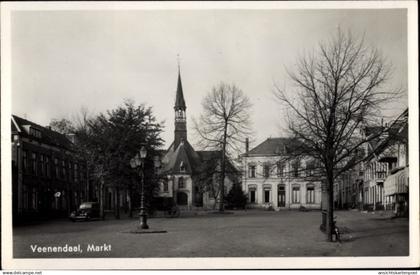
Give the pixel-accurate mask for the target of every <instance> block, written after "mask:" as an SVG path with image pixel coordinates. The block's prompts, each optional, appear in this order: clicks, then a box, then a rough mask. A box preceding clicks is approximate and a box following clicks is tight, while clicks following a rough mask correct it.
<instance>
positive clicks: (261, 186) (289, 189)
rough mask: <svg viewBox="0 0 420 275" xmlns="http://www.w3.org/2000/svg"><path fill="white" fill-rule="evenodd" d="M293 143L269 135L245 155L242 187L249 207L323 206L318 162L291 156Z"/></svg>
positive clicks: (307, 207)
mask: <svg viewBox="0 0 420 275" xmlns="http://www.w3.org/2000/svg"><path fill="white" fill-rule="evenodd" d="M294 142H295V140H294V139H291V138H269V139H267V140H266V141H264V142H263V143H261V144H260V145H258V146H257V147H255V148H253V149H252V150H250V151H248V152H247V153H245V154H244V155H243V157H242V164H243V166H242V167H243V170H244V171H243V175H242V189H243V191H244V192H245V193H246V194H247V196H248V205H249V207H250V208H270V207H271V208H273V209H275V210H281V209H299V208H302V207H304V208H306V209H320V208H321V181H320V179H319V177H318V176H316V175H315V172H316V169H315V167H317V165H315V162H314V161H313V160H311V159H310V158H308V157H302V156H300V157H299V158H297V157H291V155H292V154H290V152H291V150H293V148H294ZM247 147H248V146H247Z"/></svg>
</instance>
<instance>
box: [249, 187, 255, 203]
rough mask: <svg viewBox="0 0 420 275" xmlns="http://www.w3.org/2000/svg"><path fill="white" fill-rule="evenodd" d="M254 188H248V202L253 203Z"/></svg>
mask: <svg viewBox="0 0 420 275" xmlns="http://www.w3.org/2000/svg"><path fill="white" fill-rule="evenodd" d="M255 197H256V196H255V188H252V189H249V202H250V203H255V202H256V200H255Z"/></svg>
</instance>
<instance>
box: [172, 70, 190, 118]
mask: <svg viewBox="0 0 420 275" xmlns="http://www.w3.org/2000/svg"><path fill="white" fill-rule="evenodd" d="M174 108H175V109H184V110H185V109H186V108H187V106H186V105H185V100H184V92H183V91H182V82H181V72H180V71H178V85H177V87H176V98H175V107H174Z"/></svg>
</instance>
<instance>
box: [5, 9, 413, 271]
mask: <svg viewBox="0 0 420 275" xmlns="http://www.w3.org/2000/svg"><path fill="white" fill-rule="evenodd" d="M378 8H380V9H395V8H405V9H407V11H408V18H407V24H408V62H409V63H408V66H409V71H408V80H409V85H408V89H409V93H408V98H409V147H410V154H409V156H410V169H409V171H410V256H409V257H307V258H290V257H285V258H105V260H104V258H102V259H101V258H94V259H92V258H90V259H73V258H71V259H69V258H67V259H13V257H12V255H13V253H12V244H13V242H12V223H11V214H12V213H11V212H12V211H10V209H11V207H10V206H11V197H12V196H11V184H10V183H11V150H10V148H11V144H10V142H11V141H10V137H11V129H10V117H11V100H10V98H11V65H12V63H11V54H10V53H11V47H10V42H11V40H10V15H11V12H12V11H13V10H87V9H89V10H127V9H142V10H162V9H170V10H180V9H189V10H191V9H196V10H200V9H378ZM417 20H418V14H417V2H415V1H369V2H365V1H344V2H304V1H302V2H301V1H297V2H287V3H286V2H258V3H257V2H165V3H163V2H145V3H139V2H118V3H116V2H59V3H58V2H37V3H35V2H25V3H4V2H3V3H1V42H2V43H1V74H2V75H1V93H2V94H1V99H2V100H1V112H2V114H1V122H2V124H1V125H2V129H1V130H2V131H1V146H2V150H1V159H2V162H1V164H2V165H1V169H2V170H1V172H2V173H1V175H2V178H1V182H2V183H3V184H2V198H1V203H2V210H3V211H2V215H1V217H2V244H3V246H2V266H3V268H7V269H41V270H44V269H45V270H47V269H214V268H219V269H220V268H223V269H232V268H236V269H237V268H241V269H248V268H368V267H374V268H397V267H417V266H419V265H420V263H419V211H418V210H419V200H418V199H419V197H418V196H419V185H418V182H419V181H418V179H419V177H418V175H419V139H418V133H419V131H418V130H419V128H418V118H419V112H418V108H419V106H418V102H419V101H418V91H419V90H418V37H417V35H418V27H417ZM7 183H9V184H7ZM5 210H6V211H5ZM7 210H9V211H7Z"/></svg>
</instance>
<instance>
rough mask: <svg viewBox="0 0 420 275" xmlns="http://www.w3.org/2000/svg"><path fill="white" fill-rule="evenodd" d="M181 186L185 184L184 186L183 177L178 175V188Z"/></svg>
mask: <svg viewBox="0 0 420 275" xmlns="http://www.w3.org/2000/svg"><path fill="white" fill-rule="evenodd" d="M182 188H185V186H184V178H183V177H180V178H178V189H182Z"/></svg>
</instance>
